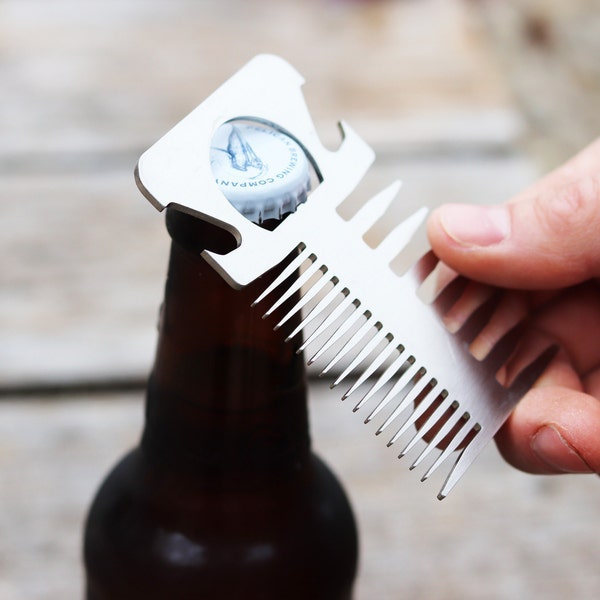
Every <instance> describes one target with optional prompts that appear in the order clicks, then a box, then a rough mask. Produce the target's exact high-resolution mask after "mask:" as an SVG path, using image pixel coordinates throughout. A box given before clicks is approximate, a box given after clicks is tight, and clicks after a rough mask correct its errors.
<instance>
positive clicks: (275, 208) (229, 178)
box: [210, 120, 310, 223]
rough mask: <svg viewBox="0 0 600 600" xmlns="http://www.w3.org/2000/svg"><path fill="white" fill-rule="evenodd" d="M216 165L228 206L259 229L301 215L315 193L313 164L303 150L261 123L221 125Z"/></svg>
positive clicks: (215, 148)
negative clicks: (266, 223) (312, 189)
mask: <svg viewBox="0 0 600 600" xmlns="http://www.w3.org/2000/svg"><path fill="white" fill-rule="evenodd" d="M210 163H211V168H212V172H213V175H214V177H215V181H216V183H217V185H218V186H219V189H220V190H221V191H222V192H223V194H224V195H225V197H226V198H227V200H229V202H230V203H231V204H232V205H233V206H234V207H235V208H236V209H237V210H238V211H239V212H240V213H241V214H242V215H244V216H245V217H246V218H247V219H249V220H250V221H253V222H254V223H262V221H265V220H267V219H281V218H282V217H283V215H285V214H287V213H291V212H295V210H296V208H297V206H298V205H299V204H302V203H303V202H305V201H306V197H307V194H308V191H309V190H310V169H309V163H308V160H307V158H306V155H305V154H304V151H303V150H302V148H301V146H300V145H299V144H298V143H297V142H296V141H295V140H293V139H292V138H291V137H289V136H288V135H285V134H284V133H282V132H281V131H279V130H278V129H275V128H273V127H269V126H268V125H264V124H262V123H259V122H250V121H241V120H234V121H229V122H227V123H224V124H223V125H221V127H219V129H217V131H216V133H215V135H214V137H213V139H212V142H211V148H210Z"/></svg>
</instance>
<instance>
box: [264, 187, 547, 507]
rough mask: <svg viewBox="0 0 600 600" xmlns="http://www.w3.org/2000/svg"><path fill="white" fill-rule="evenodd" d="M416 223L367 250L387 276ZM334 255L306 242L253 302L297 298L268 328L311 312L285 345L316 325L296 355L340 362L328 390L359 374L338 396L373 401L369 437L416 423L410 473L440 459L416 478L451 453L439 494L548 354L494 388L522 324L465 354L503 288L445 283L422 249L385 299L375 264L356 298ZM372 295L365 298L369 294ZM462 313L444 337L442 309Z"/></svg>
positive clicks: (360, 226)
mask: <svg viewBox="0 0 600 600" xmlns="http://www.w3.org/2000/svg"><path fill="white" fill-rule="evenodd" d="M389 193H390V191H389V189H388V190H385V191H384V192H383V193H382V194H380V195H379V196H377V197H376V198H375V199H374V202H375V206H371V205H370V204H371V203H368V204H367V207H365V208H363V209H362V210H361V211H359V212H358V213H357V214H356V216H355V217H354V219H352V220H351V221H350V222H349V225H351V226H352V229H353V230H354V231H355V232H357V231H364V228H365V227H368V226H371V225H372V224H373V222H374V221H373V219H374V218H375V216H377V215H380V214H381V211H382V207H383V206H384V205H385V204H386V203H389ZM423 218H424V212H423V211H417V213H415V214H414V215H412V216H411V217H410V218H409V219H407V220H406V221H404V222H403V223H401V224H400V225H399V226H398V227H396V229H395V230H394V231H392V233H391V234H390V235H389V236H388V237H387V238H386V239H384V240H383V242H381V243H380V245H379V246H378V247H376V248H374V249H371V248H369V252H370V253H371V254H372V255H377V256H378V259H377V260H380V258H381V257H385V261H386V262H385V263H384V264H383V267H384V268H385V270H386V271H390V272H391V269H390V267H389V263H390V262H391V260H392V259H393V258H394V256H395V255H396V254H397V253H398V252H399V251H401V250H402V249H403V248H406V246H407V245H408V244H409V242H410V240H411V236H412V235H414V233H415V231H416V229H417V228H418V225H419V223H420V222H422V220H423ZM365 246H366V244H365ZM331 258H332V256H331V255H329V256H327V260H325V257H323V256H320V253H318V252H316V251H315V250H314V249H313V250H311V249H309V247H308V244H302V245H301V246H300V247H299V248H298V256H297V257H295V258H294V259H293V260H292V261H291V262H290V263H289V265H288V266H287V267H286V268H285V269H284V270H283V271H282V273H281V275H280V276H279V277H278V278H277V279H276V280H275V281H274V282H273V284H271V285H270V286H269V287H268V288H267V289H266V290H265V291H264V292H263V293H262V294H261V295H260V296H259V298H257V300H256V302H255V303H254V304H258V303H260V302H263V301H265V299H266V298H267V297H269V296H271V295H273V296H274V297H276V299H275V300H274V301H272V304H271V305H270V307H269V308H268V309H266V310H265V316H268V315H270V314H272V313H273V312H274V311H275V310H276V309H277V308H279V307H280V306H281V305H282V304H283V303H284V302H285V301H286V300H288V299H289V298H291V297H292V296H293V295H294V294H297V295H299V299H297V300H296V302H295V304H294V306H293V307H292V308H291V309H289V310H288V311H287V313H286V314H285V316H284V317H283V318H281V319H280V321H279V322H278V323H277V325H276V326H275V327H276V328H278V327H282V326H283V325H284V324H285V323H287V322H288V321H289V319H291V318H292V317H293V316H294V315H297V314H298V313H300V311H302V310H305V311H306V314H305V315H304V316H303V318H302V319H301V322H300V323H299V324H298V325H297V326H296V327H295V329H294V330H293V331H291V333H290V334H289V336H288V339H291V338H293V337H294V336H296V335H298V334H299V333H300V332H301V331H303V330H305V329H308V328H309V327H308V326H309V325H310V326H312V328H313V329H312V331H311V332H310V333H309V334H308V336H307V338H306V340H305V341H304V342H303V343H302V344H301V345H300V350H299V351H303V350H305V349H307V348H308V347H311V348H313V347H314V349H313V351H312V354H311V357H310V359H309V360H308V363H309V364H313V363H316V362H319V361H324V366H322V367H321V368H320V372H321V375H323V374H326V373H330V372H332V371H333V369H334V368H335V367H339V371H338V372H337V373H336V376H335V378H334V380H333V382H332V383H331V387H335V386H337V385H339V384H340V383H341V382H342V381H344V380H346V379H347V378H349V377H350V376H354V377H355V381H354V382H353V383H352V385H351V386H350V388H349V389H348V390H347V391H346V393H345V394H344V395H343V397H342V399H343V400H345V399H347V398H349V397H350V396H351V395H353V394H355V393H356V392H357V391H358V390H359V389H363V388H365V389H366V391H365V392H364V394H363V396H362V398H361V399H360V400H359V401H358V403H357V404H356V405H355V407H354V409H353V410H354V411H355V412H356V411H358V410H360V409H361V408H362V407H363V406H365V405H366V404H368V403H370V402H371V401H375V404H374V406H373V407H372V408H371V411H370V413H369V414H368V416H367V417H366V418H365V423H369V422H371V421H373V420H374V419H376V418H377V417H379V416H380V415H382V414H383V413H384V412H386V411H387V415H386V416H385V417H384V419H383V422H382V423H381V424H380V425H379V426H378V427H377V429H376V432H375V433H376V435H380V434H382V433H383V432H384V431H385V430H387V429H388V428H390V427H391V426H392V425H393V424H394V423H396V421H398V425H397V426H396V430H395V433H393V435H391V437H390V438H389V439H388V442H387V445H388V446H392V445H393V444H395V443H396V442H398V441H399V440H400V439H401V438H403V437H404V436H405V435H406V434H408V433H409V430H411V429H415V428H416V431H415V432H414V433H412V434H411V436H410V438H409V439H408V441H407V442H406V443H405V444H404V447H403V448H402V450H401V451H400V454H399V458H401V457H403V456H405V455H406V454H408V453H410V452H412V451H413V450H414V449H415V448H416V447H417V445H418V444H423V443H424V444H425V447H424V448H423V449H422V450H421V451H420V452H419V454H418V455H417V457H416V458H415V459H414V461H413V462H412V464H411V465H410V469H411V470H412V469H415V468H416V467H418V466H420V465H421V464H422V463H424V462H425V460H426V459H427V458H429V457H430V456H432V455H435V456H434V458H433V459H432V460H431V464H430V465H429V466H428V467H427V468H426V471H425V473H424V475H423V476H422V480H423V481H425V480H426V479H428V478H429V477H430V476H431V475H432V474H433V473H434V472H436V471H437V470H438V468H439V467H440V465H442V464H443V463H445V462H446V461H447V460H448V459H449V458H450V457H452V456H454V457H456V459H455V462H454V464H453V465H452V466H451V467H450V471H449V474H448V476H447V479H446V481H445V483H444V485H443V486H442V488H441V490H440V493H439V494H438V497H439V498H440V499H441V498H443V497H445V496H446V495H447V494H448V492H449V491H450V489H452V487H453V486H454V485H455V484H456V482H457V481H458V479H459V478H460V476H461V475H462V474H463V473H464V472H465V470H466V468H467V467H468V466H469V464H471V462H472V461H473V460H474V458H475V457H476V456H477V454H479V452H480V451H481V450H482V448H483V447H484V446H485V445H486V444H487V443H488V442H489V441H490V440H491V438H492V437H493V436H494V435H495V433H496V431H497V430H498V428H499V427H500V425H501V424H502V422H503V421H504V420H505V419H506V417H507V416H508V414H509V412H510V410H511V409H512V407H513V406H514V404H515V403H516V402H517V400H518V398H520V397H521V396H522V395H523V394H524V392H525V391H526V389H527V387H528V386H530V385H531V384H532V383H533V381H534V380H535V378H536V377H537V376H538V375H539V374H540V373H541V371H542V370H543V368H544V367H545V365H546V364H547V362H548V361H549V359H550V356H551V354H550V353H546V355H544V356H540V357H539V358H538V360H537V361H534V364H533V365H531V366H530V368H529V371H528V372H529V376H528V378H527V377H526V378H521V379H520V380H518V381H517V382H515V384H513V386H511V388H509V389H506V388H504V387H502V386H501V385H500V384H499V383H498V382H497V381H496V379H495V374H496V373H497V371H498V369H499V368H500V367H501V366H502V365H503V364H504V363H505V362H506V360H507V359H508V357H509V355H510V354H511V352H512V351H513V349H514V347H515V345H516V344H517V343H518V341H519V339H520V337H521V336H522V334H523V326H522V325H517V326H515V327H513V328H512V329H511V330H510V331H509V332H507V333H506V334H505V335H504V336H502V338H501V339H500V340H499V341H498V342H497V343H496V344H495V345H494V346H493V348H492V350H491V351H490V352H489V353H488V355H487V356H485V357H484V358H483V359H482V360H477V359H475V358H474V357H473V356H472V355H471V354H470V352H469V347H470V345H471V344H472V343H473V341H474V340H475V339H476V338H477V336H478V335H480V334H481V332H482V331H483V330H484V328H485V326H486V325H487V323H488V322H489V321H490V320H491V318H492V316H493V315H494V314H495V312H496V311H497V309H498V306H499V304H500V303H501V301H502V294H501V293H500V292H497V291H493V290H491V289H490V290H485V293H480V294H479V295H477V294H474V292H473V289H474V288H473V286H472V285H471V283H470V282H469V281H468V280H466V279H465V278H463V277H460V276H448V274H447V273H446V274H445V275H446V276H445V279H444V274H443V273H441V272H440V269H439V268H438V267H439V266H440V263H439V260H438V258H437V257H436V256H435V254H434V253H433V252H432V251H428V252H426V253H425V254H423V255H422V256H421V257H420V258H419V259H418V260H417V261H416V262H415V263H414V264H413V265H412V266H411V267H410V268H409V269H407V271H406V272H405V273H404V274H403V275H401V276H396V275H394V277H395V282H396V287H395V289H392V290H391V291H390V289H389V286H388V288H387V289H386V291H385V292H380V291H378V287H379V286H378V285H377V283H378V281H380V280H381V281H383V280H384V278H385V277H387V273H382V272H381V269H382V267H381V262H378V263H377V264H378V267H377V269H378V270H379V272H377V269H373V271H375V274H374V275H373V273H372V272H369V274H370V275H371V285H368V284H364V285H362V286H360V288H361V292H362V293H361V294H358V293H357V292H358V288H359V285H358V284H357V283H356V281H355V280H354V281H353V279H352V277H349V276H348V272H347V271H344V269H343V268H340V266H341V267H343V260H342V261H340V260H339V259H338V260H337V261H334V263H335V264H333V265H332V264H331V260H330V259H331ZM369 266H372V265H370V264H369ZM299 269H303V270H301V274H300V275H299V276H298V277H296V278H294V277H293V275H294V273H295V272H297V271H298V270H299ZM438 278H439V280H438ZM426 286H427V287H429V288H430V291H433V292H434V294H433V296H434V298H433V300H432V301H431V304H430V305H427V304H426V303H424V302H423V301H422V300H421V299H420V298H419V297H418V295H417V294H418V292H419V290H420V289H422V288H425V287H426ZM438 288H439V289H438ZM368 291H371V292H372V293H371V294H369V295H368V297H367V294H366V292H368ZM390 293H393V295H394V297H395V298H397V299H398V302H397V305H395V304H394V303H390V302H389V298H387V299H386V294H387V295H388V296H389V295H390ZM386 300H387V302H386ZM390 306H392V309H390ZM465 306H466V307H467V309H468V310H467V314H466V315H463V319H462V322H461V323H459V324H458V325H456V324H455V325H454V330H455V331H454V333H450V331H448V330H447V329H446V328H445V327H444V326H443V323H442V320H443V317H444V316H445V315H446V313H448V312H449V311H452V310H453V311H454V312H456V307H460V308H461V310H462V311H463V312H464V311H465ZM405 348H407V349H409V350H410V353H409V352H407V351H406V350H405ZM449 358H451V360H449ZM436 359H437V360H436ZM340 365H341V367H340ZM460 390H464V391H463V396H465V397H463V398H460ZM482 397H483V401H481V398H482Z"/></svg>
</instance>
